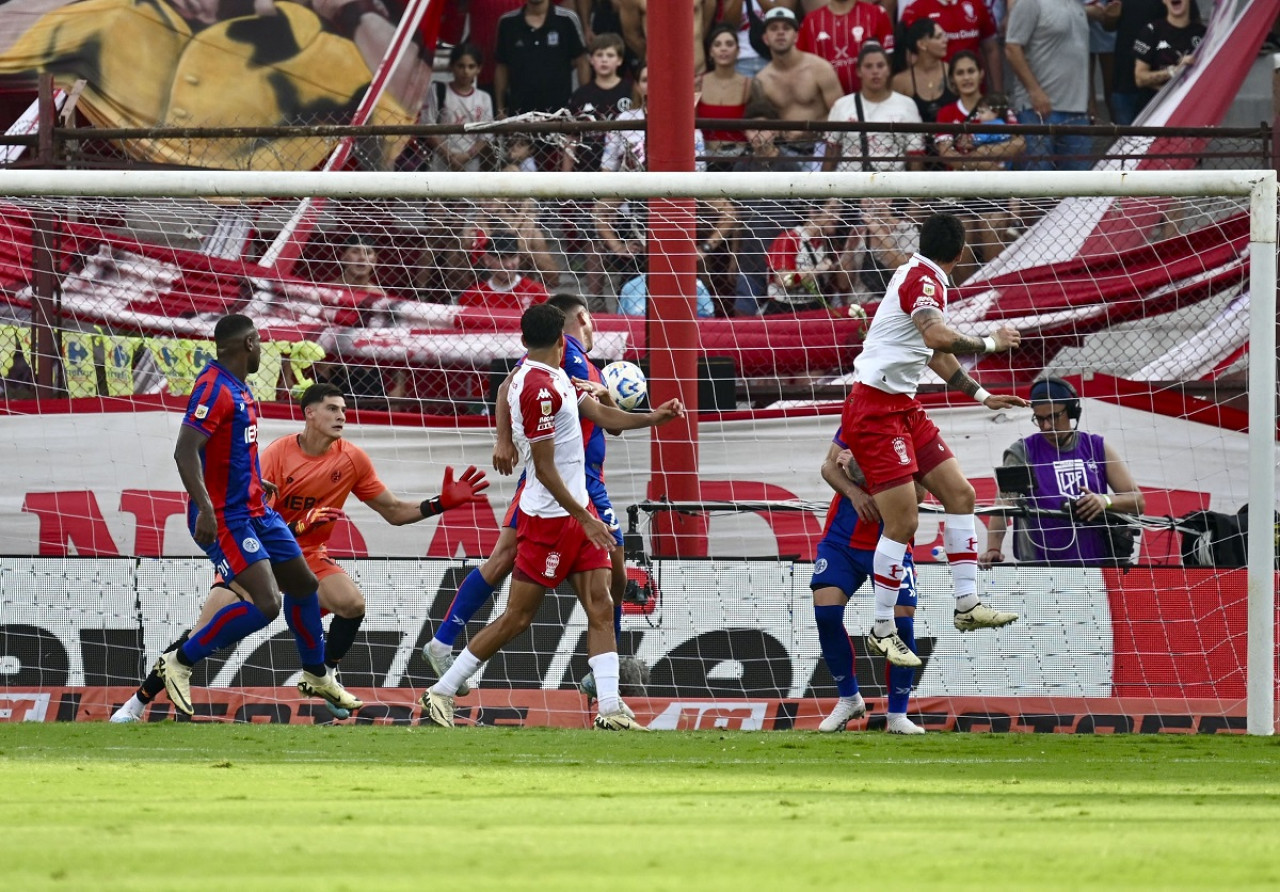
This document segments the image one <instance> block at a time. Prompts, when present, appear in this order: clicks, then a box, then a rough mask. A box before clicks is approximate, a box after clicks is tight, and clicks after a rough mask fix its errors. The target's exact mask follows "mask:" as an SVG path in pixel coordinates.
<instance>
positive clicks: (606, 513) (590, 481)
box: [587, 474, 622, 545]
mask: <svg viewBox="0 0 1280 892" xmlns="http://www.w3.org/2000/svg"><path fill="white" fill-rule="evenodd" d="M587 498H589V499H591V504H592V505H595V506H596V514H597V515H599V517H600V519H601V520H603V521H604V522H605V523H606V524H608V525H609V531H610V532H611V533H613V544H614V545H621V544H622V522H621V521H619V520H618V515H617V513H615V512H614V510H613V502H611V501H610V500H609V493H607V492H605V488H604V481H603V480H601V479H599V478H598V477H592V476H591V475H590V474H588V475H587Z"/></svg>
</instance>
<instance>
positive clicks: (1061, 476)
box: [1053, 458, 1089, 499]
mask: <svg viewBox="0 0 1280 892" xmlns="http://www.w3.org/2000/svg"><path fill="white" fill-rule="evenodd" d="M1053 476H1054V479H1056V480H1057V481H1058V492H1059V493H1061V494H1062V495H1064V496H1066V497H1067V498H1069V499H1075V498H1079V497H1080V495H1081V494H1082V493H1083V492H1084V490H1085V487H1086V486H1088V484H1089V481H1088V478H1087V477H1086V476H1085V467H1084V461H1083V460H1081V459H1078V458H1069V459H1065V460H1063V461H1056V462H1054V463H1053Z"/></svg>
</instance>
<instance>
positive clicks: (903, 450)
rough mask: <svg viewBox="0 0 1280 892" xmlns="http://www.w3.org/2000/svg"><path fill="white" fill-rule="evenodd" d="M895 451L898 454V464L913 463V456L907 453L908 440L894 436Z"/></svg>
mask: <svg viewBox="0 0 1280 892" xmlns="http://www.w3.org/2000/svg"><path fill="white" fill-rule="evenodd" d="M893 451H894V453H895V454H896V455H897V456H898V464H900V465H909V464H911V456H910V455H908V454H907V441H906V440H904V439H902V437H894V438H893Z"/></svg>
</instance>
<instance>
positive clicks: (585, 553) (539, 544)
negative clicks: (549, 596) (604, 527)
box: [516, 512, 613, 588]
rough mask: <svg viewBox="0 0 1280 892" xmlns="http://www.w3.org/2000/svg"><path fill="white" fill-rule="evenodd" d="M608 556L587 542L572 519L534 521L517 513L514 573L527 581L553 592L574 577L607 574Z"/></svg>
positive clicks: (557, 518)
mask: <svg viewBox="0 0 1280 892" xmlns="http://www.w3.org/2000/svg"><path fill="white" fill-rule="evenodd" d="M612 566H613V562H612V561H611V560H610V558H609V552H608V551H607V550H605V549H603V548H601V547H600V546H599V545H595V544H593V543H592V542H591V540H589V539H588V538H587V531H586V530H584V529H583V528H582V524H580V523H578V522H577V521H576V520H574V519H573V518H572V517H568V516H565V517H533V516H531V515H529V514H525V513H524V512H521V513H520V524H519V526H517V527H516V569H517V570H519V571H520V572H521V573H524V574H525V575H526V576H528V577H529V578H530V579H532V580H534V581H536V582H538V583H539V584H540V585H545V586H546V587H547V588H555V587H556V586H557V585H559V584H560V583H562V582H564V581H565V579H567V578H568V577H569V575H570V574H573V573H585V572H586V571H588V570H607V569H609V568H610V567H612Z"/></svg>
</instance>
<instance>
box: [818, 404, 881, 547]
mask: <svg viewBox="0 0 1280 892" xmlns="http://www.w3.org/2000/svg"><path fill="white" fill-rule="evenodd" d="M831 441H832V442H833V443H835V444H836V445H837V446H839V447H840V448H841V449H848V448H849V447H848V445H847V444H846V443H845V441H844V428H843V427H840V428H838V429H837V430H836V435H835V436H834V437H833V438H832V440H831ZM822 538H824V539H830V540H832V541H833V542H839V543H840V544H841V545H847V546H848V547H850V548H858V549H861V550H863V551H875V550H876V543H877V542H879V541H880V524H878V523H861V522H860V521H859V520H858V512H857V511H856V510H855V509H854V507H853V502H850V501H849V500H848V499H847V498H845V497H844V496H842V495H840V493H836V494H835V495H834V496H832V497H831V507H830V508H828V509H827V523H826V526H824V527H823V529H822Z"/></svg>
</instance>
